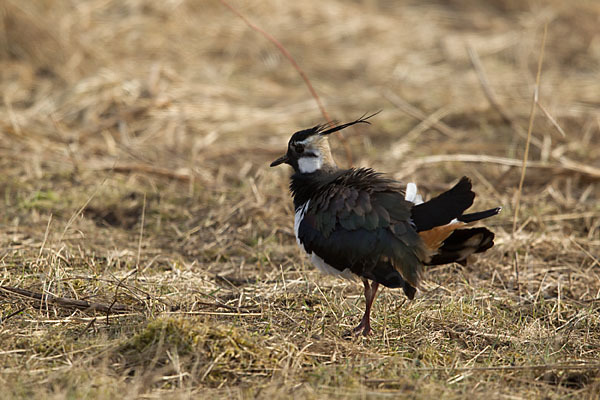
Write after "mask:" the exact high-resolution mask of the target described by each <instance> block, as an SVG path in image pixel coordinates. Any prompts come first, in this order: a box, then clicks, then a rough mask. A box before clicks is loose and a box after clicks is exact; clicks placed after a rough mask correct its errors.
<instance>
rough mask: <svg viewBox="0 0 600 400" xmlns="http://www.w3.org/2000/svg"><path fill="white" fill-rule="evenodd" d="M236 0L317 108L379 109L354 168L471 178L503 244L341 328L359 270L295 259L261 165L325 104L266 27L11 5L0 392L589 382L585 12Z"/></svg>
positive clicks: (593, 329) (589, 127) (599, 15)
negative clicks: (497, 211) (357, 329)
mask: <svg viewBox="0 0 600 400" xmlns="http://www.w3.org/2000/svg"><path fill="white" fill-rule="evenodd" d="M231 4H232V5H233V6H234V7H236V8H237V9H238V10H239V11H240V12H242V13H243V14H244V15H245V16H247V17H248V18H249V19H251V20H252V21H253V22H254V23H255V24H257V25H258V26H260V27H261V28H263V29H264V30H266V31H267V32H269V33H270V34H272V35H273V36H274V37H275V38H277V39H278V40H279V41H280V42H281V43H282V44H283V45H284V46H285V47H286V49H287V50H288V51H289V52H290V53H291V54H292V55H293V56H294V57H295V59H296V60H297V61H298V63H299V64H300V65H301V67H302V68H303V69H304V71H305V73H306V75H307V76H308V77H309V78H310V79H311V81H312V84H313V85H314V87H315V90H316V91H317V92H318V93H319V95H320V96H321V99H322V100H323V102H324V103H325V107H326V108H327V111H328V112H329V113H330V114H331V115H332V117H334V118H336V119H338V120H345V119H351V118H356V117H357V116H360V115H362V114H363V113H364V112H369V111H377V110H379V109H383V110H384V111H383V112H382V113H381V114H379V115H378V116H377V117H376V118H375V119H373V120H372V123H373V125H372V126H371V127H360V128H356V129H354V128H353V129H350V130H349V131H348V132H347V133H346V137H347V139H348V143H349V144H350V146H351V148H352V152H353V157H354V163H355V165H360V166H366V165H368V166H372V167H374V168H376V169H378V170H381V171H385V172H388V173H390V174H391V175H393V176H396V177H397V178H401V179H403V180H415V181H416V182H418V183H419V187H420V188H421V190H423V192H424V193H425V194H426V196H431V195H432V194H434V193H436V192H438V191H440V190H442V189H444V188H447V187H448V186H449V185H450V184H452V183H453V182H455V181H456V179H457V178H459V177H460V176H462V175H469V176H470V177H471V178H472V179H473V181H474V183H475V187H476V190H477V192H478V195H479V196H478V198H477V207H478V208H481V209H482V208H485V207H493V206H497V205H502V206H504V211H503V212H502V214H501V215H500V216H498V217H496V218H494V219H493V220H491V221H490V223H489V225H490V226H491V227H492V228H493V230H494V231H495V232H496V233H497V240H496V246H495V247H494V248H493V249H492V250H490V251H488V252H487V253H486V254H485V255H484V256H482V257H479V258H478V259H477V260H476V261H475V262H474V263H472V264H471V265H469V266H468V267H465V268H460V267H458V266H443V267H436V268H431V269H430V270H428V271H427V273H426V283H425V285H424V288H423V290H422V291H421V292H420V293H419V295H418V297H417V299H416V300H414V301H412V302H408V301H406V300H405V298H404V296H403V295H402V294H401V293H400V292H398V291H392V290H385V291H383V293H382V295H381V296H380V298H379V299H378V301H377V303H376V304H375V310H374V321H373V324H374V330H375V335H374V336H373V337H370V338H367V339H363V338H358V339H354V338H349V337H348V336H345V334H346V332H347V331H348V330H349V329H350V328H351V327H352V326H353V325H355V324H356V323H357V322H358V319H359V318H360V316H361V315H362V308H363V299H362V292H361V286H359V285H356V284H353V283H349V282H347V281H341V280H337V279H335V278H331V277H324V276H322V275H320V274H319V273H318V272H316V271H315V270H314V268H313V267H311V266H310V265H309V264H308V263H307V261H306V260H305V259H304V258H302V256H301V254H300V252H299V251H298V250H297V248H296V244H295V240H294V238H293V231H292V206H291V200H290V198H289V194H288V193H287V177H288V173H289V171H287V170H285V168H280V169H269V168H268V163H269V162H270V161H272V160H273V159H274V158H276V157H277V156H279V155H280V153H281V152H282V151H283V150H284V148H285V143H286V141H287V140H288V138H289V135H290V134H291V133H292V132H293V131H295V130H298V129H300V128H304V127H308V126H311V125H312V124H315V123H320V122H323V119H322V116H321V114H320V112H319V109H318V107H317V106H316V105H315V103H314V100H313V99H312V98H311V96H310V93H309V92H308V91H307V89H306V87H305V86H304V83H303V82H302V80H301V78H300V77H299V76H298V74H297V73H296V71H295V70H294V68H292V67H291V66H290V64H289V62H288V61H287V60H286V59H285V58H283V57H282V56H281V53H280V52H279V51H278V50H277V49H276V48H274V47H273V45H272V44H271V43H270V42H268V41H267V40H265V39H264V38H263V37H262V36H260V35H258V34H257V33H256V32H254V31H252V30H250V29H248V27H247V26H246V25H245V24H244V22H243V21H241V20H240V19H239V18H237V17H235V16H234V15H233V14H231V13H230V12H229V11H228V10H227V9H226V8H225V7H224V6H223V5H222V4H220V3H219V2H218V1H201V2H194V1H165V2H158V1H154V2H151V1H143V0H125V1H110V0H109V1H102V0H88V1H83V2H73V1H62V2H51V1H48V0H40V1H35V2H34V1H28V2H23V1H17V0H4V1H2V2H0V27H1V28H2V29H0V64H1V68H0V76H1V77H2V79H1V80H0V89H1V90H0V92H1V93H2V99H1V102H0V167H1V168H2V174H0V198H1V199H2V200H1V201H2V204H1V205H0V226H1V228H2V229H1V230H0V245H1V247H0V249H1V250H0V286H3V287H11V288H17V289H20V291H19V290H17V291H15V290H10V289H3V290H0V304H1V306H0V318H1V319H0V386H1V387H2V395H1V396H0V397H6V398H16V397H22V398H30V397H38V398H42V397H44V398H46V397H49V398H102V399H104V398H121V397H127V398H188V397H200V396H202V397H206V396H214V397H215V398H251V397H261V398H265V397H274V398H281V397H298V398H315V399H316V398H347V397H351V398H365V397H396V396H398V395H404V396H410V397H418V398H431V397H438V398H439V397H440V396H443V397H444V398H464V397H484V396H486V397H488V398H541V397H546V398H585V397H587V398H597V397H598V396H599V395H600V375H599V374H598V370H599V368H600V360H599V357H598V354H599V352H600V318H599V316H598V315H599V313H598V311H599V309H598V304H599V301H600V273H599V271H600V205H599V201H598V200H599V199H600V184H599V178H600V175H599V174H598V171H599V170H600V162H599V161H598V160H600V114H599V112H598V110H599V109H600V102H599V97H598V93H600V80H599V79H598V73H599V71H600V35H599V33H598V29H597V27H598V24H600V5H598V4H597V2H594V1H584V0H580V1H577V2H562V1H558V0H552V1H544V2H540V1H535V0H529V1H512V0H494V1H488V2H480V1H468V0H452V1H443V2H442V1H420V2H400V3H399V2H393V1H383V0H382V1H377V0H364V1H329V2H323V1H314V0H308V1H304V2H281V1H280V2H276V1H267V2H251V3H248V2H241V1H231ZM546 22H548V23H549V25H548V37H547V42H546V47H545V55H544V64H543V69H542V77H541V86H540V90H539V104H540V110H538V111H541V112H537V113H536V117H535V120H534V123H533V129H532V138H531V148H530V151H529V158H528V159H529V162H528V167H527V173H526V175H525V180H524V185H523V191H522V195H521V200H520V211H519V218H518V221H517V227H516V228H517V229H516V231H515V233H514V235H513V234H512V216H513V215H514V205H515V195H516V193H517V188H518V186H519V178H520V171H521V170H520V167H521V166H522V160H523V155H524V149H525V140H526V135H527V123H528V118H529V115H530V107H531V97H532V94H533V88H534V85H535V80H536V76H535V75H536V68H537V59H538V55H539V50H540V43H541V39H542V32H543V26H544V24H545V23H546ZM467 49H470V51H468V50H467ZM474 54H475V55H476V57H477V61H478V62H479V64H477V61H475V65H476V66H474V63H473V60H474V58H473V57H474ZM484 76H485V80H482V77H484ZM484 88H487V89H486V91H487V93H486V91H484V90H483V89H484ZM549 117H551V118H549ZM561 131H562V132H561ZM333 144H334V147H335V149H334V153H335V154H334V156H336V157H337V159H338V160H339V161H341V163H343V162H344V161H345V157H344V151H343V148H342V146H341V145H340V143H339V142H338V143H337V146H336V143H335V142H334V143H333ZM86 304H90V306H89V307H87V306H86ZM100 306H103V307H104V308H103V307H100ZM107 307H108V308H107ZM107 309H108V312H107Z"/></svg>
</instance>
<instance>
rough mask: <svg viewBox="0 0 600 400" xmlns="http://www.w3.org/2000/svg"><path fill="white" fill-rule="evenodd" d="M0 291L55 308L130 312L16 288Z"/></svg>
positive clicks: (118, 307)
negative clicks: (38, 301)
mask: <svg viewBox="0 0 600 400" xmlns="http://www.w3.org/2000/svg"><path fill="white" fill-rule="evenodd" d="M0 290H4V291H5V292H9V293H15V294H17V295H20V296H22V297H27V298H30V299H35V300H40V301H41V302H42V303H46V304H52V305H55V306H59V307H63V308H69V309H73V308H74V309H77V310H81V311H99V312H106V313H108V312H111V311H112V312H114V313H116V314H120V313H124V312H128V311H131V310H130V308H129V307H127V306H125V305H123V304H114V305H112V306H107V305H106V304H102V303H94V302H89V301H86V300H77V299H69V298H66V297H58V296H54V295H52V294H44V293H38V292H32V291H30V290H27V289H21V288H16V287H12V286H0Z"/></svg>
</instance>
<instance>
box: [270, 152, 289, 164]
mask: <svg viewBox="0 0 600 400" xmlns="http://www.w3.org/2000/svg"><path fill="white" fill-rule="evenodd" d="M288 161H289V158H288V156H287V154H284V155H283V156H281V157H279V158H278V159H277V160H275V161H273V162H272V163H271V167H276V166H278V165H279V164H283V163H287V162H288Z"/></svg>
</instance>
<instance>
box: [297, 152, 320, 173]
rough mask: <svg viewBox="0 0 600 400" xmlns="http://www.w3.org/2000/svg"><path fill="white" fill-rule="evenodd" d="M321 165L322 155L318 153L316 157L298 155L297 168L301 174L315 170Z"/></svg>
mask: <svg viewBox="0 0 600 400" xmlns="http://www.w3.org/2000/svg"><path fill="white" fill-rule="evenodd" d="M322 166H323V157H322V156H321V155H320V154H319V155H317V157H300V158H299V159H298V169H299V170H300V172H301V173H303V174H310V173H312V172H315V171H317V170H319V169H321V167H322Z"/></svg>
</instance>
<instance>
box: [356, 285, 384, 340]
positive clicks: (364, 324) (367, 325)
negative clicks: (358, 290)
mask: <svg viewBox="0 0 600 400" xmlns="http://www.w3.org/2000/svg"><path fill="white" fill-rule="evenodd" d="M363 284H364V285H365V314H364V315H363V317H362V319H361V320H360V324H358V326H357V327H356V328H354V334H356V335H358V334H359V333H360V331H361V330H362V334H363V336H368V335H369V334H370V333H371V306H372V305H373V301H375V296H377V288H379V283H377V282H373V283H372V284H369V281H368V280H367V279H366V278H363Z"/></svg>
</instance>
